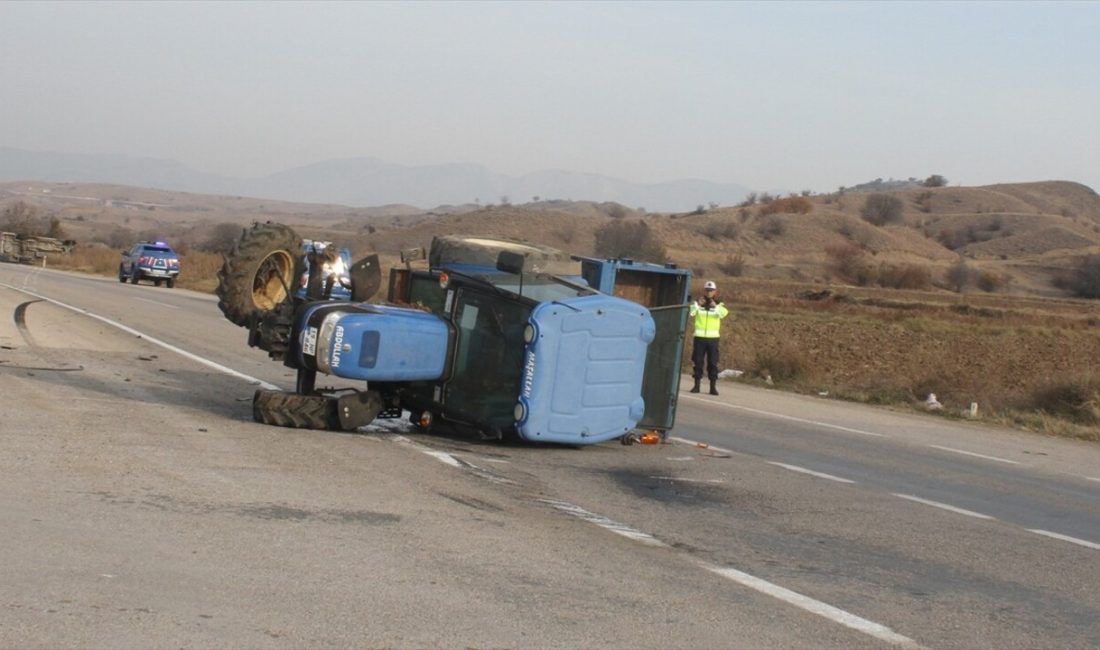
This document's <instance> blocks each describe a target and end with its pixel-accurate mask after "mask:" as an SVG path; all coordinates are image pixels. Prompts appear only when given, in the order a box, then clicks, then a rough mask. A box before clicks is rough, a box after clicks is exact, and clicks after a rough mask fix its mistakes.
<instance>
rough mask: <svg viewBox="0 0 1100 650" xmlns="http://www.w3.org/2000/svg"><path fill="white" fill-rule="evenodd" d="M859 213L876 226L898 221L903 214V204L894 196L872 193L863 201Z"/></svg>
mask: <svg viewBox="0 0 1100 650" xmlns="http://www.w3.org/2000/svg"><path fill="white" fill-rule="evenodd" d="M859 214H860V216H862V217H863V218H864V220H866V221H867V222H869V223H872V224H874V225H876V226H883V225H886V224H888V223H898V222H899V221H901V220H902V217H903V216H904V214H905V204H904V203H902V201H901V199H899V198H898V197H896V196H891V195H889V194H872V195H871V196H868V197H867V200H866V201H864V202H863V207H862V208H861V209H860V211H859Z"/></svg>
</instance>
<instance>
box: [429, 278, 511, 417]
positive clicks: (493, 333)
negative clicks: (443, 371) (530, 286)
mask: <svg viewBox="0 0 1100 650" xmlns="http://www.w3.org/2000/svg"><path fill="white" fill-rule="evenodd" d="M525 289H526V287H525ZM530 314H531V309H530V307H528V306H527V305H526V304H523V303H520V302H518V301H516V300H509V299H507V298H506V297H503V296H499V295H495V294H491V293H488V292H485V293H482V292H480V291H476V290H471V289H468V288H462V289H460V290H459V291H458V294H457V298H456V305H455V319H454V322H455V326H456V328H457V329H458V341H457V346H456V349H455V363H454V372H453V374H452V376H451V381H449V382H448V383H447V389H446V397H445V403H449V404H451V405H454V406H455V407H456V408H459V409H461V410H462V411H464V412H466V413H468V414H470V415H471V416H473V417H475V418H477V419H479V420H481V421H482V422H486V423H490V424H493V425H496V426H499V427H501V429H505V428H508V427H511V426H513V424H514V422H515V420H514V418H513V414H512V413H513V408H514V407H515V405H516V400H517V398H518V396H519V384H520V375H521V370H522V366H523V348H524V345H523V328H524V326H526V324H527V319H528V317H529V316H530Z"/></svg>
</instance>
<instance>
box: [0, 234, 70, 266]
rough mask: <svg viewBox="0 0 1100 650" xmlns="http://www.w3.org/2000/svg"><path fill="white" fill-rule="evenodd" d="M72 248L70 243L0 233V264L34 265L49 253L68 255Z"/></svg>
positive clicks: (50, 238) (48, 238) (46, 238)
mask: <svg viewBox="0 0 1100 650" xmlns="http://www.w3.org/2000/svg"><path fill="white" fill-rule="evenodd" d="M72 248H73V242H72V241H62V240H60V239H54V238H53V237H29V236H26V235H19V234H16V233H14V232H0V262H16V263H19V264H35V263H37V262H39V261H40V260H43V261H44V260H45V259H46V256H47V255H49V254H51V253H54V254H60V253H68V252H69V251H70V250H72Z"/></svg>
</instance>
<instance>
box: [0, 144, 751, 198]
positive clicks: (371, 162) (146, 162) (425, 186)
mask: <svg viewBox="0 0 1100 650" xmlns="http://www.w3.org/2000/svg"><path fill="white" fill-rule="evenodd" d="M32 180H33V181H48V182H84V183H111V184H117V185H132V186H138V187H150V188H157V189H164V190H177V191H183V192H199V193H203V194H228V195H233V196H250V197H256V198H266V199H278V200H283V201H295V202H303V203H336V204H341V205H349V206H354V207H367V206H377V205H387V204H391V203H405V204H409V205H414V206H417V207H420V208H425V209H427V208H432V207H435V206H439V205H447V204H462V203H473V202H475V201H479V202H481V203H482V204H487V203H500V202H501V201H502V199H503V198H504V197H507V200H509V201H511V202H514V203H525V202H527V201H531V200H533V199H534V198H535V197H539V199H541V200H551V199H564V200H577V201H580V200H589V201H615V202H617V203H621V204H623V205H626V206H628V207H632V208H645V209H647V210H650V211H662V212H663V211H685V210H691V209H694V208H695V207H696V206H698V205H707V204H710V203H712V202H713V203H718V204H720V205H732V204H735V203H738V202H740V201H741V200H742V199H743V198H744V197H745V196H746V195H747V194H748V193H749V191H750V190H749V189H748V188H746V187H744V186H742V185H737V184H734V183H714V182H710V181H704V180H694V179H682V180H672V181H665V182H662V183H653V184H641V183H632V182H630V181H625V180H622V179H619V178H612V177H610V176H601V175H599V174H586V173H581V172H569V171H560V170H546V171H539V172H534V173H531V174H525V175H523V176H507V175H504V174H498V173H496V172H493V171H491V170H489V169H487V168H486V167H484V166H481V165H475V164H445V165H422V166H406V165H396V164H393V163H388V162H385V161H383V160H378V159H377V158H347V159H340V160H326V161H323V162H318V163H314V164H311V165H304V166H301V167H294V168H291V169H287V170H284V171H281V172H277V173H275V174H271V175H269V176H264V177H260V178H234V177H230V176H220V175H218V174H209V173H205V172H201V171H198V170H195V169H192V168H190V167H188V166H186V165H184V164H182V163H179V162H176V161H173V160H162V159H157V158H141V157H133V156H121V155H106V154H77V153H62V152H39V151H27V150H23V149H15V148H11V147H0V182H7V181H32Z"/></svg>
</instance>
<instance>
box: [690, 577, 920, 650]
mask: <svg viewBox="0 0 1100 650" xmlns="http://www.w3.org/2000/svg"><path fill="white" fill-rule="evenodd" d="M702 566H703V568H705V569H706V570H708V571H710V572H712V573H716V574H718V575H720V576H722V577H723V578H726V579H728V580H732V581H734V582H736V583H738V584H740V585H743V586H745V587H749V588H750V589H755V590H756V591H759V592H760V593H763V594H767V595H768V596H771V597H772V598H778V599H779V600H782V601H783V602H785V603H789V604H791V605H794V606H795V607H798V608H799V609H803V610H806V611H807V612H810V613H812V614H817V615H818V616H821V617H824V618H827V619H829V620H830V621H833V622H834V623H839V624H841V625H843V626H845V627H850V628H852V629H853V630H857V631H859V632H862V633H864V634H866V635H868V636H872V637H874V638H876V639H879V640H881V641H885V642H887V643H893V644H895V645H898V646H901V647H903V648H920V647H922V646H921V645H920V644H919V643H917V642H916V641H914V640H913V639H910V638H909V637H907V636H903V635H901V634H898V633H897V632H895V631H893V630H891V629H890V628H888V627H886V626H885V625H881V624H879V623H875V622H874V621H869V620H867V619H865V618H861V617H859V616H856V615H855V614H852V613H849V612H846V611H844V610H843V609H839V608H837V607H833V606H832V605H827V604H825V603H823V602H821V601H819V600H814V599H813V598H810V597H809V596H803V595H802V594H800V593H798V592H795V591H791V590H790V589H786V588H784V587H780V586H779V585H776V584H772V583H770V582H768V581H767V580H763V579H761V578H757V577H756V576H753V575H749V574H747V573H744V572H741V571H738V570H737V569H731V568H729V567H720V566H711V565H707V564H703V565H702Z"/></svg>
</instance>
